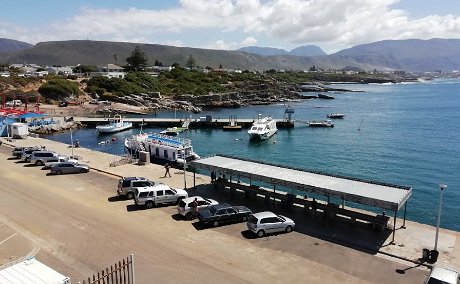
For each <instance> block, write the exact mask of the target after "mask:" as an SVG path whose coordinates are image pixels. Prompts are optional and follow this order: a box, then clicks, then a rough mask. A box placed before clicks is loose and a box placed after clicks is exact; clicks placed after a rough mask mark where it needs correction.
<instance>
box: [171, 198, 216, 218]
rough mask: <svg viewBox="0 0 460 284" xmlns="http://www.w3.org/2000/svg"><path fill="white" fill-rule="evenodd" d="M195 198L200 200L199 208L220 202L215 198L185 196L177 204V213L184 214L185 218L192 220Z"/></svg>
mask: <svg viewBox="0 0 460 284" xmlns="http://www.w3.org/2000/svg"><path fill="white" fill-rule="evenodd" d="M195 198H196V201H197V202H198V210H199V209H202V208H206V207H208V206H209V205H216V204H219V202H217V201H215V200H213V199H208V198H203V197H201V196H192V197H188V198H184V199H182V200H181V201H180V202H179V204H178V205H177V213H179V214H180V215H182V216H184V217H185V219H187V220H191V219H192V218H193V212H192V204H193V201H194V200H195Z"/></svg>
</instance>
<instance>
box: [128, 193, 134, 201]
mask: <svg viewBox="0 0 460 284" xmlns="http://www.w3.org/2000/svg"><path fill="white" fill-rule="evenodd" d="M126 198H128V199H133V198H134V192H128V193H127V194H126Z"/></svg>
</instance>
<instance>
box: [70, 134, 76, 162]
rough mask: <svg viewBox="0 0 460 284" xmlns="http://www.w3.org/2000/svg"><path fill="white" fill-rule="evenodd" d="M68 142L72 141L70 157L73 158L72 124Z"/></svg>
mask: <svg viewBox="0 0 460 284" xmlns="http://www.w3.org/2000/svg"><path fill="white" fill-rule="evenodd" d="M70 143H72V144H71V145H72V146H71V147H72V159H75V158H74V157H73V136H72V126H71V127H70Z"/></svg>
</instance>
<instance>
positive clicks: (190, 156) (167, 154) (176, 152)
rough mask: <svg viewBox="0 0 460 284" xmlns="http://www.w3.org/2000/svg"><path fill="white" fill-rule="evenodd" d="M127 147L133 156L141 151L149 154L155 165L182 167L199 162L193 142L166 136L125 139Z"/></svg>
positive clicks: (142, 136)
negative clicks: (188, 163) (192, 162)
mask: <svg viewBox="0 0 460 284" xmlns="http://www.w3.org/2000/svg"><path fill="white" fill-rule="evenodd" d="M125 147H126V149H127V150H128V152H129V153H130V154H131V155H133V156H138V155H139V152H140V151H145V152H149V154H150V162H151V163H155V164H161V165H162V164H165V163H168V164H170V165H171V166H173V167H182V166H183V165H184V163H186V162H189V161H193V160H198V159H199V158H200V156H198V155H197V154H196V153H195V152H194V151H193V147H192V141H191V140H190V139H186V138H178V137H173V136H169V135H165V134H157V133H153V134H152V133H150V134H149V133H141V134H137V135H133V136H132V137H130V138H126V139H125Z"/></svg>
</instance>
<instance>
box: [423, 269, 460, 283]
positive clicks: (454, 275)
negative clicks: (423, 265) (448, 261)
mask: <svg viewBox="0 0 460 284" xmlns="http://www.w3.org/2000/svg"><path fill="white" fill-rule="evenodd" d="M425 283H426V284H459V283H460V272H459V271H455V270H454V269H450V268H447V267H440V266H435V267H433V269H432V270H431V273H430V276H428V279H427V280H426V282H425Z"/></svg>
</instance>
